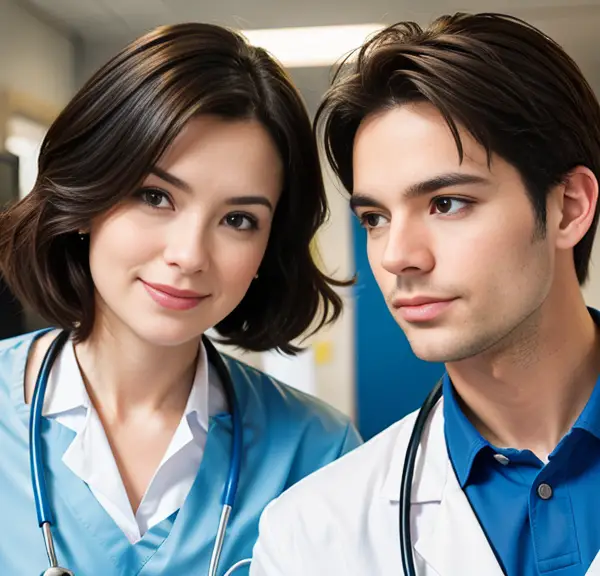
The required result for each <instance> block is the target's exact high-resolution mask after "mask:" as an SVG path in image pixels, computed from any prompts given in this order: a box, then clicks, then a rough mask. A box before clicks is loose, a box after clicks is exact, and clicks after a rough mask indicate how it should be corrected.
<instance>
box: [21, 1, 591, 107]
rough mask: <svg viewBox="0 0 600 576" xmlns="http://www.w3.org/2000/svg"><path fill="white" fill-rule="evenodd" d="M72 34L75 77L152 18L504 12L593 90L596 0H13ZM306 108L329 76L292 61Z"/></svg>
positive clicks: (306, 19) (249, 23)
mask: <svg viewBox="0 0 600 576" xmlns="http://www.w3.org/2000/svg"><path fill="white" fill-rule="evenodd" d="M17 2H20V3H21V4H23V5H25V6H26V7H28V8H29V9H30V10H32V11H34V12H35V13H37V14H38V15H40V16H42V17H45V18H47V19H48V20H50V21H51V22H53V23H54V24H55V25H57V26H59V27H61V28H62V29H63V30H66V31H68V32H69V33H71V34H73V35H74V36H75V37H77V38H80V39H81V42H79V44H78V46H79V49H78V51H77V58H78V60H77V70H76V84H77V85H81V84H82V83H83V81H85V80H86V79H87V78H88V77H89V76H90V75H91V73H92V72H93V71H95V70H96V69H97V68H98V67H99V66H100V65H101V64H103V63H104V62H106V61H107V60H108V59H109V58H110V57H111V56H113V55H114V54H115V53H116V52H117V51H118V50H119V49H120V48H121V47H122V46H123V45H124V44H126V43H127V42H129V41H130V40H133V39H134V38H135V37H137V36H139V35H141V34H143V33H144V32H146V31H148V30H149V29H151V28H154V27H155V26H159V25H161V24H170V23H175V22H184V21H203V22H212V23H216V24H222V25H226V26H232V27H234V28H241V29H251V28H273V27H288V26H314V25H325V24H357V23H372V22H380V23H383V24H386V23H387V24H390V23H393V22H397V21H399V20H406V19H411V20H416V21H418V22H420V23H423V24H426V23H427V22H429V21H430V20H431V19H433V18H434V17H436V16H439V15H441V14H444V13H452V12H456V11H467V12H484V11H494V12H504V13H510V14H513V15H515V16H519V17H521V18H524V19H525V20H528V21H529V22H531V23H533V24H535V25H537V26H539V27H540V28H541V29H542V30H544V31H545V32H546V33H547V34H549V35H550V36H551V37H553V38H554V39H555V40H557V41H558V42H559V43H560V44H561V45H562V46H563V47H564V48H565V49H566V50H567V52H568V53H569V54H571V56H573V58H574V59H575V60H576V61H577V62H578V63H579V65H580V66H581V68H582V69H583V71H584V73H585V74H586V76H587V77H588V79H589V81H590V83H591V84H592V86H593V87H594V88H595V89H596V91H597V92H599V93H600V45H599V41H598V34H599V31H600V0H17ZM291 73H292V77H293V79H294V81H295V82H296V85H297V86H298V87H299V88H300V91H301V92H302V94H303V96H304V98H305V101H306V103H307V106H308V108H309V110H311V111H314V109H315V107H316V105H317V103H318V101H319V100H320V98H321V95H322V93H323V91H324V90H325V89H326V88H327V86H328V84H329V79H330V73H329V70H328V69H326V68H312V69H292V70H291Z"/></svg>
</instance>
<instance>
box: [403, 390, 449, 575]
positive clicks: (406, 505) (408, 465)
mask: <svg viewBox="0 0 600 576" xmlns="http://www.w3.org/2000/svg"><path fill="white" fill-rule="evenodd" d="M441 397H442V380H440V381H439V382H438V383H437V384H436V385H435V386H434V388H433V390H432V391H431V392H430V393H429V395H428V396H427V398H426V399H425V402H423V405H422V406H421V409H420V410H419V413H418V415H417V420H416V422H415V425H414V427H413V430H412V433H411V436H410V440H409V441H408V447H407V448H406V456H405V460H404V468H403V470H402V482H401V483H400V511H399V522H400V554H401V556H402V569H403V570H404V576H417V572H416V570H415V563H414V560H413V554H412V541H411V537H410V495H411V491H412V483H413V479H414V476H415V462H416V460H417V451H418V449H419V444H420V443H421V437H422V436H423V430H424V429H425V425H426V424H427V420H428V419H429V416H430V415H431V412H432V410H433V409H434V407H435V405H436V404H437V403H438V400H439V399H440V398H441Z"/></svg>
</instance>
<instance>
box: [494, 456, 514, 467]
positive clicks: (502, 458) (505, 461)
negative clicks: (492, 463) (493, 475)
mask: <svg viewBox="0 0 600 576" xmlns="http://www.w3.org/2000/svg"><path fill="white" fill-rule="evenodd" d="M494 458H495V459H496V462H499V463H500V464H502V466H507V465H508V464H510V460H509V459H508V458H507V457H506V456H505V455H504V454H494Z"/></svg>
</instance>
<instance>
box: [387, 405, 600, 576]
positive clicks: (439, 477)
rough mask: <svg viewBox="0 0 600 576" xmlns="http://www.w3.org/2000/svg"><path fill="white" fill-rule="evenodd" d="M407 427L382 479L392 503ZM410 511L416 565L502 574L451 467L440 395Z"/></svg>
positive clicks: (444, 571) (448, 573)
mask: <svg viewBox="0 0 600 576" xmlns="http://www.w3.org/2000/svg"><path fill="white" fill-rule="evenodd" d="M413 418H416V414H415V415H414V416H413ZM411 432H412V426H407V427H406V428H405V429H404V430H403V431H402V433H401V434H400V436H399V438H398V445H397V454H398V457H397V458H394V462H393V464H392V465H391V467H390V470H389V474H388V477H387V479H386V482H385V484H384V492H385V494H386V495H387V497H388V498H389V499H390V501H391V502H392V503H394V504H395V506H397V504H398V492H399V487H400V479H401V476H402V469H403V467H404V457H405V455H406V450H407V447H408V443H409V438H410V434H411ZM395 510H397V507H395ZM411 516H412V522H411V524H412V527H413V528H412V541H413V542H414V544H413V548H414V551H415V564H417V570H418V565H419V564H421V565H422V564H423V563H424V564H425V565H427V566H428V567H429V568H430V570H429V571H427V572H425V573H426V574H436V575H439V576H481V575H482V574H485V576H503V574H502V569H501V567H500V565H499V564H498V561H497V560H496V557H495V555H494V552H493V551H492V549H491V547H490V545H489V543H488V541H487V538H486V536H485V534H484V532H483V530H482V529H481V526H480V525H479V521H478V520H477V517H476V516H475V513H474V512H473V509H472V508H471V505H470V503H469V500H468V499H467V497H466V495H465V493H464V492H463V490H462V489H461V487H460V484H459V482H458V479H457V477H456V474H455V473H454V469H453V468H452V464H451V462H450V458H449V456H448V449H447V447H446V438H445V435H444V416H443V399H442V400H441V401H440V402H438V404H437V405H436V406H435V408H434V409H433V412H432V414H431V416H430V418H429V421H428V423H427V425H426V426H425V429H424V431H423V435H422V437H421V442H420V444H419V450H418V452H417V458H416V463H415V477H414V479H413V485H412V493H411ZM599 562H600V561H599ZM599 569H600V564H599ZM589 576H592V575H591V574H590V575H589ZM594 576H596V574H594ZM597 576H600V572H599V573H598V575H597Z"/></svg>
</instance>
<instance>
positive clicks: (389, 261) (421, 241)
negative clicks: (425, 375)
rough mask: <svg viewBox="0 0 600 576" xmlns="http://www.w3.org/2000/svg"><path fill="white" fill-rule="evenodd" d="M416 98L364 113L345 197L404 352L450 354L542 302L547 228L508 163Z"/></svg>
mask: <svg viewBox="0 0 600 576" xmlns="http://www.w3.org/2000/svg"><path fill="white" fill-rule="evenodd" d="M461 139H462V143H463V148H464V159H463V162H462V163H461V162H460V160H459V156H458V151H457V148H456V143H455V141H454V139H453V137H452V135H451V133H450V130H449V128H448V126H447V124H446V122H445V121H444V119H443V117H442V116H441V114H440V113H439V112H438V111H437V110H436V109H435V108H434V107H433V106H431V105H429V104H426V103H417V104H411V105H404V106H399V107H396V108H393V109H391V110H385V111H383V112H381V113H378V114H374V115H371V116H368V117H367V118H366V119H365V120H364V121H363V123H362V124H361V126H360V128H359V130H358V133H357V135H356V139H355V143H354V155H353V169H354V193H353V197H352V207H353V210H354V211H355V213H356V214H357V216H358V218H359V219H360V220H361V222H362V223H363V225H364V226H365V227H366V228H367V232H368V234H367V236H368V240H367V249H368V255H369V261H370V264H371V268H372V270H373V273H374V275H375V278H376V280H377V283H378V284H379V287H380V289H381V291H382V293H383V295H384V297H385V299H386V302H387V304H388V307H389V309H390V311H391V313H392V314H393V316H394V318H395V319H396V321H397V322H398V324H399V325H400V327H401V328H402V329H403V331H404V332H405V334H406V336H407V338H408V340H409V341H410V344H411V347H412V349H413V351H414V353H415V354H416V355H417V356H419V357H420V358H422V359H424V360H428V361H437V362H452V361H457V360H462V359H465V358H469V357H472V356H475V355H477V354H480V353H482V352H484V351H486V350H489V349H491V348H492V347H494V346H496V345H500V344H501V343H502V342H503V341H504V340H505V339H507V337H509V336H510V335H511V334H513V333H514V332H515V331H516V330H518V328H519V327H520V326H521V325H523V323H525V322H526V321H527V320H528V319H529V318H530V317H531V316H532V315H534V314H535V313H536V311H537V310H539V308H540V307H541V305H542V304H543V303H544V301H545V299H546V298H547V296H548V294H549V292H550V289H551V287H552V283H553V278H554V269H555V256H556V254H555V248H554V245H553V239H552V238H551V237H550V236H547V235H544V234H543V233H542V232H541V231H540V230H539V227H538V225H537V222H536V219H535V215H534V211H533V207H532V204H531V202H530V200H529V198H528V196H527V193H526V189H525V186H524V184H523V181H522V179H521V177H520V175H519V173H518V171H517V170H516V169H515V168H514V167H512V166H511V165H510V164H508V163H507V162H505V161H504V160H503V159H502V158H499V157H497V156H494V157H492V162H491V165H490V166H488V162H487V156H486V153H485V150H484V149H483V148H482V147H481V146H480V145H479V144H478V143H477V142H476V141H475V140H474V139H473V138H472V137H471V136H470V135H469V134H468V133H466V132H464V131H463V132H461Z"/></svg>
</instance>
